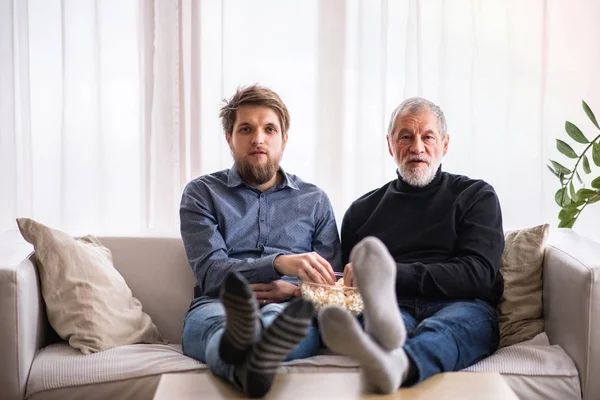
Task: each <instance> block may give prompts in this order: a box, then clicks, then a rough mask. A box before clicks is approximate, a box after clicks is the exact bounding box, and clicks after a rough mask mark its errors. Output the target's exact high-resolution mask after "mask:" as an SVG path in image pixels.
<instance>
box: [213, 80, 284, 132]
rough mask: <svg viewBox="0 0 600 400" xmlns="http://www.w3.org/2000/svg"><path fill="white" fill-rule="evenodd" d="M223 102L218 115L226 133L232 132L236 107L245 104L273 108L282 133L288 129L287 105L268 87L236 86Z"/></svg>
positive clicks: (255, 85)
mask: <svg viewBox="0 0 600 400" xmlns="http://www.w3.org/2000/svg"><path fill="white" fill-rule="evenodd" d="M223 102H224V103H225V104H224V105H223V107H221V111H220V112H219V117H220V118H221V124H222V125H223V131H224V132H225V134H226V135H231V133H232V132H233V125H234V124H235V119H236V112H237V109H238V108H240V107H241V106H247V105H251V106H263V107H269V108H270V109H271V110H273V111H274V112H275V114H277V117H278V118H279V123H280V124H281V130H282V132H281V134H282V135H283V134H285V133H287V131H288V129H290V114H289V112H288V109H287V107H286V106H285V104H284V103H283V101H282V100H281V98H280V97H279V95H278V94H277V93H275V92H274V91H272V90H271V89H269V88H266V87H264V86H260V85H258V84H254V85H251V86H242V87H238V88H237V90H236V92H235V94H234V95H233V96H231V98H230V99H229V100H227V99H223Z"/></svg>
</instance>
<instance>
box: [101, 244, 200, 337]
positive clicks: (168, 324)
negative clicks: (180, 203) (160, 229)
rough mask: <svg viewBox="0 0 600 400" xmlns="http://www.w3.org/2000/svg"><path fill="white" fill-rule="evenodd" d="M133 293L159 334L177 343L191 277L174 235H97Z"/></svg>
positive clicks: (191, 286)
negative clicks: (168, 236) (110, 253)
mask: <svg viewBox="0 0 600 400" xmlns="http://www.w3.org/2000/svg"><path fill="white" fill-rule="evenodd" d="M99 239H100V241H101V242H102V244H103V245H105V246H106V247H108V248H109V249H110V251H111V252H112V255H113V262H114V265H115V268H117V270H118V271H119V272H120V273H121V275H123V278H125V281H126V282H127V284H128V285H129V287H130V288H131V291H132V293H133V295H134V296H135V297H136V298H138V299H139V300H140V302H141V303H142V307H143V310H144V311H145V312H146V313H147V314H148V315H150V317H151V318H152V321H153V322H154V324H155V325H156V326H157V327H158V330H159V331H160V333H161V334H162V336H163V337H164V338H165V339H167V340H168V341H169V342H171V343H181V333H182V330H183V318H184V316H185V313H186V311H187V309H188V307H189V305H190V302H191V300H192V298H193V296H194V284H195V278H194V275H193V273H192V270H191V268H190V264H189V262H188V260H187V257H186V255H185V250H184V248H183V243H182V241H181V238H177V237H170V238H165V237H100V238H99Z"/></svg>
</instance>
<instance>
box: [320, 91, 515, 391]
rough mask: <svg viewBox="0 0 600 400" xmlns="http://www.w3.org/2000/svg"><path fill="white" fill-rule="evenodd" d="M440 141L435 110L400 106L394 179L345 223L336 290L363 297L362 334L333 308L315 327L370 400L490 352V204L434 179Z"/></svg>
mask: <svg viewBox="0 0 600 400" xmlns="http://www.w3.org/2000/svg"><path fill="white" fill-rule="evenodd" d="M448 142H449V136H448V133H447V128H446V121H445V118H444V114H443V112H442V110H441V109H440V108H439V107H438V106H436V105H435V104H433V103H431V102H430V101H427V100H425V99H422V98H412V99H408V100H406V101H405V102H403V103H402V104H401V105H400V106H399V107H398V108H396V110H395V111H394V112H393V114H392V118H391V120H390V124H389V129H388V134H387V143H388V149H389V153H390V155H391V156H392V157H394V159H395V161H396V164H397V167H398V169H397V174H398V178H397V179H395V180H393V181H391V182H388V183H387V184H385V185H384V186H383V187H381V188H379V189H377V190H374V191H372V192H370V193H367V194H365V195H364V196H362V197H361V198H359V199H358V200H356V201H355V202H354V203H353V204H352V205H351V206H350V208H349V209H348V211H347V212H346V214H345V215H344V220H343V223H342V257H343V262H344V263H347V262H348V261H350V263H349V264H347V265H346V267H345V270H344V275H345V281H346V282H349V283H350V284H352V283H353V282H354V283H355V284H356V285H357V286H358V288H359V290H360V292H361V294H362V296H363V297H364V303H365V310H364V325H365V330H363V329H362V327H361V326H360V325H359V323H358V322H357V321H356V319H354V318H352V316H351V315H350V314H349V313H348V312H346V311H345V310H344V309H341V308H338V307H326V308H325V309H323V310H322V311H321V312H320V314H319V323H320V327H321V333H322V336H323V339H324V341H325V343H326V344H327V345H328V346H329V347H330V348H332V349H333V350H335V351H338V352H340V353H342V354H346V355H349V356H351V357H353V358H355V359H357V360H358V361H359V362H360V364H361V366H362V371H363V373H364V375H365V377H366V379H367V381H368V382H370V383H371V384H372V386H373V387H374V389H375V390H377V391H379V392H383V393H390V392H392V391H395V390H396V389H398V388H399V387H400V386H401V385H412V384H414V383H417V382H420V381H422V380H424V379H426V378H428V377H429V376H431V375H433V374H436V373H439V372H444V371H456V370H460V369H462V368H465V367H468V366H469V365H471V364H473V363H475V362H476V361H478V360H480V359H482V358H483V357H486V356H488V355H490V354H491V353H492V352H494V351H495V350H496V348H497V346H498V322H497V319H496V312H495V307H496V305H497V304H498V301H499V299H500V297H501V295H502V292H503V289H504V283H503V280H502V275H501V274H500V273H499V267H500V258H501V255H502V251H503V249H504V235H503V229H502V216H501V211H500V205H499V202H498V198H497V196H496V193H495V192H494V189H493V188H492V187H491V186H490V185H489V184H487V183H486V182H484V181H482V180H475V179H470V178H468V177H466V176H461V175H454V174H450V173H447V172H442V169H441V161H442V158H443V156H444V155H445V154H446V152H447V151H448Z"/></svg>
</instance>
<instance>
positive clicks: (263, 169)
mask: <svg viewBox="0 0 600 400" xmlns="http://www.w3.org/2000/svg"><path fill="white" fill-rule="evenodd" d="M233 158H234V161H235V168H236V169H237V172H238V174H240V177H241V178H242V180H243V181H244V182H246V183H247V184H249V185H262V184H263V183H266V182H268V181H269V180H270V179H271V178H273V176H274V175H275V174H276V173H277V171H278V170H279V161H280V160H281V155H280V156H279V157H278V158H276V159H271V158H270V157H269V158H268V159H267V162H266V163H265V164H263V165H260V164H251V163H249V162H247V161H246V160H245V159H244V157H243V156H242V157H240V158H237V157H235V155H234V157H233Z"/></svg>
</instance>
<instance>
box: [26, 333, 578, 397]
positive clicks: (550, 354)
mask: <svg viewBox="0 0 600 400" xmlns="http://www.w3.org/2000/svg"><path fill="white" fill-rule="evenodd" d="M356 369H358V364H357V363H356V362H355V361H353V360H351V359H349V358H347V357H343V356H339V355H332V354H322V355H318V356H315V357H310V358H307V359H303V360H294V361H289V362H286V363H283V364H282V365H281V366H280V368H279V371H278V372H280V373H289V372H323V373H327V372H343V371H353V370H356ZM465 370H466V371H473V372H500V373H502V374H503V375H505V376H509V375H510V376H512V377H517V378H523V379H525V381H524V380H523V379H517V381H516V383H515V384H518V385H520V386H521V387H523V386H525V387H527V388H529V389H531V387H532V386H533V387H534V388H535V387H536V385H537V382H538V380H539V381H540V382H542V381H544V382H548V378H549V377H550V378H552V380H551V381H550V382H559V381H560V382H562V381H564V382H562V383H561V385H562V386H565V387H568V388H570V390H571V392H573V393H575V392H577V391H578V390H579V377H578V374H577V369H576V368H575V365H574V363H573V361H572V360H571V359H570V358H569V356H568V355H567V354H566V353H565V352H564V351H563V350H562V349H561V348H560V347H559V346H550V345H549V344H548V339H547V338H546V335H545V334H544V333H542V334H540V335H538V336H537V337H536V338H534V339H533V340H529V341H527V342H523V343H520V344H517V345H513V346H509V347H505V348H502V349H500V350H498V351H497V352H496V353H495V354H493V355H492V356H491V357H488V358H486V359H484V360H482V361H480V362H479V363H477V364H475V365H473V366H471V367H469V368H467V369H465ZM183 371H207V372H208V368H207V366H206V365H205V364H203V363H201V362H198V361H196V360H194V359H192V358H189V357H186V356H184V355H183V354H181V346H179V345H156V344H152V345H151V344H136V345H127V346H120V347H117V348H113V349H110V350H106V351H102V352H99V353H94V354H89V355H84V354H81V353H80V352H79V351H77V350H76V349H73V348H72V347H70V346H69V345H68V344H66V343H57V344H53V345H50V346H47V347H45V348H43V349H41V350H40V351H39V353H38V354H37V355H36V357H35V359H34V360H33V365H32V367H31V372H30V375H29V380H28V384H27V397H31V396H34V395H35V394H36V393H40V392H43V391H49V390H56V389H60V388H68V387H76V386H84V385H94V384H101V383H110V382H118V381H123V380H125V379H135V378H141V377H146V376H151V375H158V374H162V373H167V372H183ZM536 379H537V380H536ZM540 379H541V380H540ZM573 382H576V383H573ZM509 384H510V382H509ZM546 385H547V384H546ZM575 385H576V387H575ZM511 386H513V385H511ZM538 386H539V385H538ZM542 386H543V385H542ZM513 389H514V388H513ZM563 392H564V391H563ZM521 394H522V393H519V395H520V398H531V397H530V396H528V395H521ZM34 397H35V396H34ZM561 398H578V397H571V396H566V397H561Z"/></svg>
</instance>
